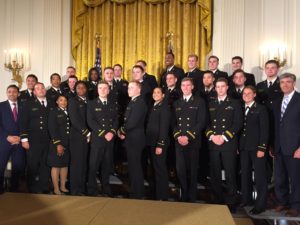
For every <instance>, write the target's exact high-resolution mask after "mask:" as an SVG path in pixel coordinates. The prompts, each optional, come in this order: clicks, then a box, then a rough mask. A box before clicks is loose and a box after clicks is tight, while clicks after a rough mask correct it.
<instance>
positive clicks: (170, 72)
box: [166, 71, 177, 78]
mask: <svg viewBox="0 0 300 225" xmlns="http://www.w3.org/2000/svg"><path fill="white" fill-rule="evenodd" d="M168 75H173V77H175V78H177V76H176V74H175V73H174V72H172V71H168V72H167V74H166V78H167V76H168Z"/></svg>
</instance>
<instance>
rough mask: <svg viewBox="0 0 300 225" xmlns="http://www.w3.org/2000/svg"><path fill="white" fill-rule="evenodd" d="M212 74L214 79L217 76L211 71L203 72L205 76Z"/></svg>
mask: <svg viewBox="0 0 300 225" xmlns="http://www.w3.org/2000/svg"><path fill="white" fill-rule="evenodd" d="M207 73H208V74H210V75H211V76H212V77H213V78H215V75H214V73H213V72H212V71H211V70H205V71H203V75H204V74H207Z"/></svg>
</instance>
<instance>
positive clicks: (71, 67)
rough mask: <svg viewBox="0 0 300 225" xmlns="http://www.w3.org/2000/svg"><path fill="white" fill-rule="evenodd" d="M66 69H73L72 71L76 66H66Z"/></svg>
mask: <svg viewBox="0 0 300 225" xmlns="http://www.w3.org/2000/svg"><path fill="white" fill-rule="evenodd" d="M67 69H73V70H74V71H76V68H75V67H74V66H68V67H67Z"/></svg>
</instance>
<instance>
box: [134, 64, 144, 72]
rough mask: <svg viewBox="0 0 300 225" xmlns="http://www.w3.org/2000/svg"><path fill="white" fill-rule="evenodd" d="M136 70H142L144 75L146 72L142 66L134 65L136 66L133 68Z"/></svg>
mask: <svg viewBox="0 0 300 225" xmlns="http://www.w3.org/2000/svg"><path fill="white" fill-rule="evenodd" d="M136 68H138V69H140V70H141V71H142V73H144V72H145V70H144V68H143V67H141V66H140V65H134V66H133V67H132V69H136Z"/></svg>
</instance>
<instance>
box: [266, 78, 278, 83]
mask: <svg viewBox="0 0 300 225" xmlns="http://www.w3.org/2000/svg"><path fill="white" fill-rule="evenodd" d="M277 78H278V77H277V76H276V77H274V78H273V79H271V80H270V79H269V78H267V82H268V85H269V82H270V81H271V82H272V84H274V82H275V81H276V80H277Z"/></svg>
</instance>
